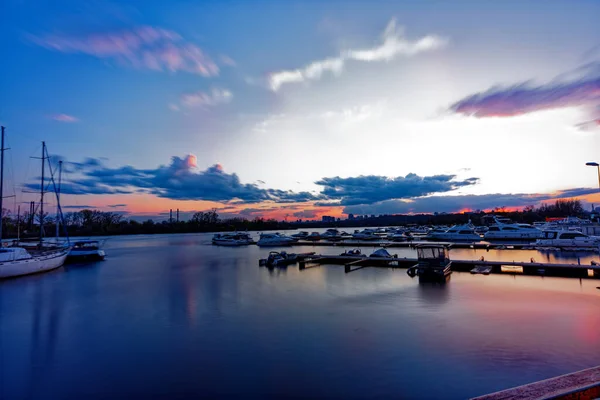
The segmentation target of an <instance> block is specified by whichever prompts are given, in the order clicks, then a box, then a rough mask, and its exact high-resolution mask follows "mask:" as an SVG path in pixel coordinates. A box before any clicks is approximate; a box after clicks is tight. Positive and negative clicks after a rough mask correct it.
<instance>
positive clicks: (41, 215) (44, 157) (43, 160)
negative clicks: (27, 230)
mask: <svg viewBox="0 0 600 400" xmlns="http://www.w3.org/2000/svg"><path fill="white" fill-rule="evenodd" d="M45 160H46V142H42V180H41V182H40V247H41V246H42V240H43V239H44V167H45Z"/></svg>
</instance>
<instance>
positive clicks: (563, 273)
mask: <svg viewBox="0 0 600 400" xmlns="http://www.w3.org/2000/svg"><path fill="white" fill-rule="evenodd" d="M417 262H418V260H417V259H416V258H408V257H390V258H376V257H358V256H335V255H314V256H312V257H310V258H307V259H305V260H302V261H300V262H299V263H298V264H299V269H300V270H304V269H307V268H312V267H316V266H320V265H343V266H344V271H345V272H346V273H349V272H353V271H356V270H358V269H362V268H365V267H383V268H406V269H407V268H410V267H412V266H414V265H416V264H417ZM479 266H485V267H489V268H491V273H492V274H512V275H535V276H554V277H565V278H580V279H600V266H598V265H579V264H559V263H539V262H523V261H486V260H452V271H457V272H470V271H471V270H472V269H473V268H475V267H479Z"/></svg>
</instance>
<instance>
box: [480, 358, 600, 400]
mask: <svg viewBox="0 0 600 400" xmlns="http://www.w3.org/2000/svg"><path fill="white" fill-rule="evenodd" d="M598 398H600V366H598V367H594V368H589V369H584V370H583V371H578V372H573V373H571V374H567V375H561V376H557V377H556V378H550V379H546V380H543V381H539V382H534V383H530V384H528V385H523V386H518V387H515V388H512V389H507V390H503V391H500V392H496V393H491V394H487V395H484V396H480V397H475V398H474V399H473V400H507V399H517V400H534V399H561V400H562V399H565V400H567V399H568V400H575V399H577V400H585V399H590V400H592V399H598Z"/></svg>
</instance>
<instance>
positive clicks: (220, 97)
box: [170, 88, 233, 111]
mask: <svg viewBox="0 0 600 400" xmlns="http://www.w3.org/2000/svg"><path fill="white" fill-rule="evenodd" d="M232 99H233V93H231V91H229V90H227V89H221V88H213V89H211V91H210V92H208V93H206V92H202V91H198V92H194V93H185V94H182V95H181V96H180V98H179V103H180V106H177V105H174V104H171V105H170V107H171V109H172V110H174V111H178V110H179V109H180V108H181V107H186V108H194V107H210V106H216V105H218V104H226V103H229V102H230V101H231V100H232Z"/></svg>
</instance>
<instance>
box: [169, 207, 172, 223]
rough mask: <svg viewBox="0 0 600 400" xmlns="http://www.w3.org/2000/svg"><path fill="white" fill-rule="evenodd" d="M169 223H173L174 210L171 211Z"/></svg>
mask: <svg viewBox="0 0 600 400" xmlns="http://www.w3.org/2000/svg"><path fill="white" fill-rule="evenodd" d="M169 223H170V224H171V223H173V209H172V208H171V209H170V210H169Z"/></svg>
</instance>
